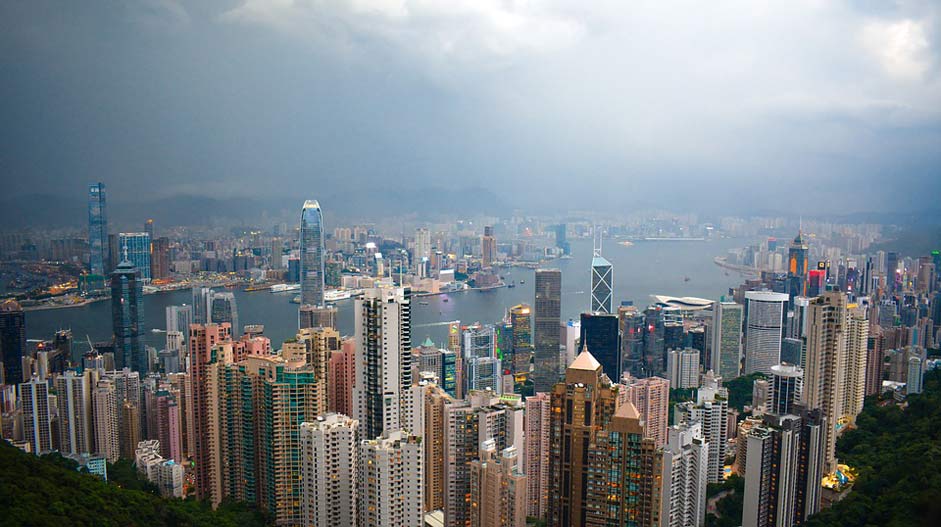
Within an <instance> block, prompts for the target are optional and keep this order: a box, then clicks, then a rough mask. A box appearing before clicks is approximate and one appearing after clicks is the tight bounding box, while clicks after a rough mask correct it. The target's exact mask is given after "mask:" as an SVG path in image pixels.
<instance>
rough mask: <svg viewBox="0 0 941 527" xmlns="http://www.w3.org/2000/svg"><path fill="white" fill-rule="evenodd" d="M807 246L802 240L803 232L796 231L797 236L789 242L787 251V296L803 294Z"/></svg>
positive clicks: (804, 292)
mask: <svg viewBox="0 0 941 527" xmlns="http://www.w3.org/2000/svg"><path fill="white" fill-rule="evenodd" d="M809 252H810V251H809V247H807V242H806V241H805V240H804V234H803V233H802V232H800V231H798V232H797V237H796V238H794V241H793V242H791V246H790V247H789V248H788V251H787V262H788V265H787V293H788V297H789V299H790V298H794V297H795V296H805V295H806V291H805V286H806V284H805V278H806V276H807V271H808V268H809V265H810V262H809V261H808V258H809V256H808V253H809Z"/></svg>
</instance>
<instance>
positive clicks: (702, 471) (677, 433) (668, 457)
mask: <svg viewBox="0 0 941 527" xmlns="http://www.w3.org/2000/svg"><path fill="white" fill-rule="evenodd" d="M669 437H670V438H669V441H668V442H667V444H666V445H665V446H664V447H663V454H662V455H663V469H662V473H661V481H662V483H661V485H662V488H661V494H660V525H662V526H663V527H699V526H701V525H704V523H705V521H706V484H707V481H706V480H707V475H708V471H709V443H707V442H706V440H705V439H704V438H703V437H702V426H701V425H700V424H699V423H694V424H691V425H678V426H671V427H670V429H669Z"/></svg>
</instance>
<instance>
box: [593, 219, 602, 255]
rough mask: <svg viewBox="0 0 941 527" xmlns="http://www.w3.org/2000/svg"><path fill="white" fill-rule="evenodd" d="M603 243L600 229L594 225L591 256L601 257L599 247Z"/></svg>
mask: <svg viewBox="0 0 941 527" xmlns="http://www.w3.org/2000/svg"><path fill="white" fill-rule="evenodd" d="M602 243H604V238H603V237H602V234H601V228H600V227H599V226H598V225H595V232H594V236H593V238H592V244H591V246H592V255H593V256H601V245H602Z"/></svg>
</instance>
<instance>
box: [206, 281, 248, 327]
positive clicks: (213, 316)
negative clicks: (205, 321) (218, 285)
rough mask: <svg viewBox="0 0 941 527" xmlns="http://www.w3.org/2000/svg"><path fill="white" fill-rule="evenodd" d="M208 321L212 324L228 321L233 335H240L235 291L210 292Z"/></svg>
mask: <svg viewBox="0 0 941 527" xmlns="http://www.w3.org/2000/svg"><path fill="white" fill-rule="evenodd" d="M209 315H210V318H209V322H210V323H212V324H222V323H224V322H228V323H229V325H230V326H231V327H232V334H233V335H236V336H237V335H240V334H241V333H242V327H241V326H239V310H238V306H237V305H236V304H235V293H232V292H229V291H223V292H221V293H213V294H212V302H211V304H210V306H209Z"/></svg>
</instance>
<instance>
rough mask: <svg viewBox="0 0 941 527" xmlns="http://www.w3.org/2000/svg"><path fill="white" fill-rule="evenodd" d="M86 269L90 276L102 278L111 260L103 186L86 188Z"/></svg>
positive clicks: (96, 185) (96, 184) (94, 185)
mask: <svg viewBox="0 0 941 527" xmlns="http://www.w3.org/2000/svg"><path fill="white" fill-rule="evenodd" d="M88 248H89V251H90V255H89V261H88V264H89V265H88V267H89V271H90V272H91V274H94V275H99V276H104V275H105V273H106V271H107V269H106V266H107V265H108V262H109V261H110V259H111V256H110V254H111V252H110V245H109V244H108V207H107V201H106V199H105V184H104V183H95V184H93V185H89V186H88Z"/></svg>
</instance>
